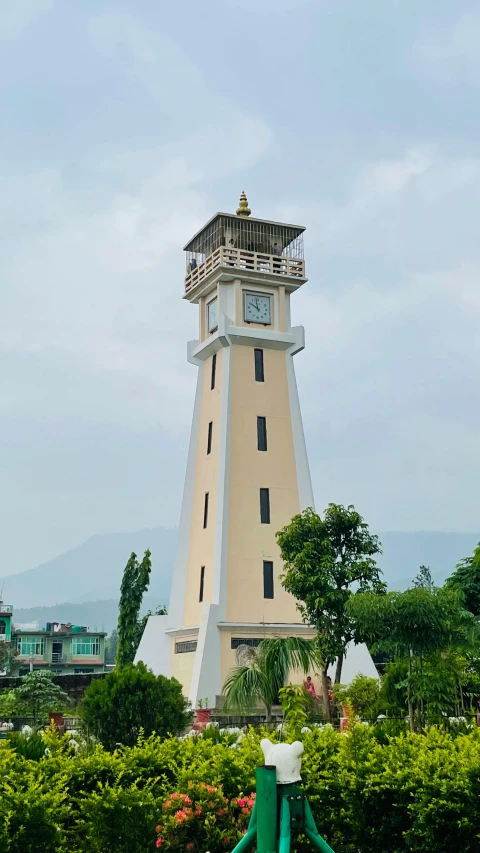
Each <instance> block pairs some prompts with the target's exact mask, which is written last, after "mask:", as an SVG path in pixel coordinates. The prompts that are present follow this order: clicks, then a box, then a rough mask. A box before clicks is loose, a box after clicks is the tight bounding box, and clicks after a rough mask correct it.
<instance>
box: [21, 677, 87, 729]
mask: <svg viewBox="0 0 480 853" xmlns="http://www.w3.org/2000/svg"><path fill="white" fill-rule="evenodd" d="M53 679H54V674H53V672H49V671H48V670H37V671H36V672H35V671H34V672H29V673H28V674H27V675H24V676H23V677H22V680H21V684H20V686H19V687H15V688H14V689H13V690H11V691H10V692H11V695H12V696H13V699H14V708H13V711H14V713H15V714H17V715H22V714H24V715H25V716H26V717H33V722H34V725H36V724H37V723H39V722H41V721H44V720H45V719H46V717H47V714H48V712H49V711H61V710H63V708H65V706H66V705H68V704H70V703H71V701H72V700H71V699H70V697H69V696H68V694H67V693H65V691H64V690H62V688H61V687H60V686H59V685H58V684H54V681H53Z"/></svg>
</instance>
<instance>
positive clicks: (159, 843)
mask: <svg viewBox="0 0 480 853" xmlns="http://www.w3.org/2000/svg"><path fill="white" fill-rule="evenodd" d="M162 844H163V838H157V843H156V847H161V846H162Z"/></svg>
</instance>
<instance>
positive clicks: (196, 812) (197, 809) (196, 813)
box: [195, 806, 202, 817]
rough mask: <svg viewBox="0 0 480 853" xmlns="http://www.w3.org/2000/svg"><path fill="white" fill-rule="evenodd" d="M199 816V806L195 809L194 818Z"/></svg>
mask: <svg viewBox="0 0 480 853" xmlns="http://www.w3.org/2000/svg"><path fill="white" fill-rule="evenodd" d="M201 814H202V809H201V808H200V806H198V807H197V808H196V809H195V816H196V817H200V815H201Z"/></svg>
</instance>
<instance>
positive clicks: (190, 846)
mask: <svg viewBox="0 0 480 853" xmlns="http://www.w3.org/2000/svg"><path fill="white" fill-rule="evenodd" d="M187 850H195V844H194V843H193V841H189V842H188V844H187Z"/></svg>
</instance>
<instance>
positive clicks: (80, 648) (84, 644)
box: [72, 637, 100, 657]
mask: <svg viewBox="0 0 480 853" xmlns="http://www.w3.org/2000/svg"><path fill="white" fill-rule="evenodd" d="M99 654H100V637H79V638H78V640H77V638H76V637H75V638H74V639H72V655H89V656H91V657H98V656H99Z"/></svg>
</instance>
